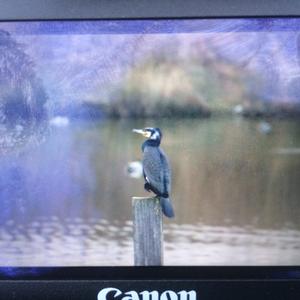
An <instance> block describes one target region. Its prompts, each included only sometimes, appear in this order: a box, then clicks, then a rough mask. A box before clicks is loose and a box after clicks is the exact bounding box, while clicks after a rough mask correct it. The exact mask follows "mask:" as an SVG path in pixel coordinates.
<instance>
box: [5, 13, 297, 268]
mask: <svg viewBox="0 0 300 300" xmlns="http://www.w3.org/2000/svg"><path fill="white" fill-rule="evenodd" d="M299 51H300V19H297V18H294V19H293V18H290V19H280V18H259V19H255V18H253V19H206V20H201V19H186V20H185V19H180V20H122V21H121V20H107V21H105V20H102V21H30V22H0V253H1V255H0V265H1V266H132V265H133V264H134V263H133V228H132V222H133V212H132V203H131V198H132V197H133V196H140V197H142V196H144V197H146V196H147V197H148V196H155V193H153V191H152V192H151V191H150V193H149V192H148V191H147V190H145V188H144V185H145V182H147V180H148V179H149V178H147V176H145V171H144V165H143V161H142V157H143V153H142V149H141V145H142V143H143V142H144V141H145V140H147V139H151V137H150V134H152V135H151V136H152V137H153V136H156V137H157V136H159V138H160V142H161V144H160V148H161V149H163V151H164V152H163V153H164V155H165V157H166V158H167V160H168V161H169V166H170V170H169V169H168V172H169V173H168V176H169V177H170V178H171V182H170V186H169V190H168V192H169V195H168V196H169V199H171V200H168V201H171V202H170V203H172V204H171V205H172V207H173V209H174V214H175V216H174V217H173V218H168V217H166V216H164V217H163V220H164V230H163V233H164V265H193V266H202V265H219V266H226V265H297V264H298V265H299V264H300V251H299V250H300V218H299V216H300V202H299V199H300V198H299V195H300V184H299V183H300V65H299V62H300V54H299V53H300V52H299ZM144 128H152V129H156V128H159V129H160V130H159V133H160V134H158V135H156V133H157V131H156V132H154V133H151V132H149V135H148V137H147V136H146V137H143V136H142V135H138V134H136V133H135V132H133V131H132V130H133V129H139V130H142V129H144ZM141 132H142V131H140V133H141ZM142 133H144V135H147V134H146V131H145V130H144V131H143V132H142ZM164 184H165V183H164ZM146 188H147V186H146Z"/></svg>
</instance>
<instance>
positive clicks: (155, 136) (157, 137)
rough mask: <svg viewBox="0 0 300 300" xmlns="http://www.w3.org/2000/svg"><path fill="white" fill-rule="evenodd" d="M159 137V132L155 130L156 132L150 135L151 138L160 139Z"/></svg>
mask: <svg viewBox="0 0 300 300" xmlns="http://www.w3.org/2000/svg"><path fill="white" fill-rule="evenodd" d="M159 138H160V135H159V132H157V131H155V132H154V134H153V135H152V136H151V137H150V140H158V139H159Z"/></svg>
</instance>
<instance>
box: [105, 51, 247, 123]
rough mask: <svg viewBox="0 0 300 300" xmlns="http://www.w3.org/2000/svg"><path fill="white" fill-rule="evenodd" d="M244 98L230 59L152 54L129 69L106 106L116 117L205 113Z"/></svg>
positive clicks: (199, 114)
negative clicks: (227, 61) (217, 59)
mask: <svg viewBox="0 0 300 300" xmlns="http://www.w3.org/2000/svg"><path fill="white" fill-rule="evenodd" d="M241 99H244V100H245V90H244V86H243V84H242V82H241V79H240V72H239V70H238V69H237V68H235V67H234V66H232V65H231V64H229V63H228V64H226V63H225V62H220V61H218V62H216V61H213V60H209V59H207V60H206V61H205V62H203V61H196V60H171V59H168V58H167V57H152V58H151V59H148V60H146V61H145V62H143V63H141V64H139V65H137V66H136V67H134V68H133V69H131V70H130V71H129V72H128V74H127V75H126V76H125V78H124V80H123V82H122V84H121V86H120V88H119V89H117V90H116V91H115V92H114V93H113V94H112V96H111V101H109V102H107V104H106V105H104V109H105V111H106V112H107V113H108V114H109V115H111V116H115V117H172V116H175V117H176V116H185V117H203V116H209V115H210V113H211V112H212V111H224V110H231V107H232V106H234V105H235V104H238V103H240V102H241Z"/></svg>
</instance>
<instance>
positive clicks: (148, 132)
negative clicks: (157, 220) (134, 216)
mask: <svg viewBox="0 0 300 300" xmlns="http://www.w3.org/2000/svg"><path fill="white" fill-rule="evenodd" d="M133 131H134V132H137V133H140V134H142V135H143V136H145V137H147V138H148V139H147V140H146V141H145V142H144V143H143V145H142V151H143V160H142V164H143V174H144V178H145V186H144V187H145V189H146V190H147V191H152V192H153V193H155V194H156V195H157V196H158V197H159V198H160V203H161V206H162V211H163V213H164V215H165V216H167V217H169V218H171V217H174V210H173V206H172V203H171V200H170V198H169V194H170V191H171V170H170V166H169V163H168V159H167V156H166V155H165V153H164V152H163V150H162V149H161V148H160V143H161V139H162V133H161V131H160V129H159V128H144V129H134V130H133Z"/></svg>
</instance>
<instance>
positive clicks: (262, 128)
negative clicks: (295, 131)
mask: <svg viewBox="0 0 300 300" xmlns="http://www.w3.org/2000/svg"><path fill="white" fill-rule="evenodd" d="M258 131H259V132H260V133H263V134H269V133H271V131H272V126H271V124H270V123H268V122H266V121H262V122H260V123H259V124H258Z"/></svg>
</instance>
